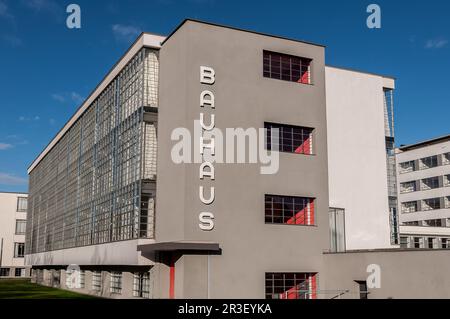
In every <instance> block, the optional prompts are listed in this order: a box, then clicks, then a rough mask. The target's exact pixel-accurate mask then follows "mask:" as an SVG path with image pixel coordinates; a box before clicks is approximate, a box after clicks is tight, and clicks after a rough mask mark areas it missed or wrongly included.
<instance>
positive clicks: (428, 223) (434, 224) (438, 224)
mask: <svg viewBox="0 0 450 319" xmlns="http://www.w3.org/2000/svg"><path fill="white" fill-rule="evenodd" d="M425 225H426V226H429V227H442V219H429V220H426V221H425Z"/></svg>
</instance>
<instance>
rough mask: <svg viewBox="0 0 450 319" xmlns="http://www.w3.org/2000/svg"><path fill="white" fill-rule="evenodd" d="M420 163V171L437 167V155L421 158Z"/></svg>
mask: <svg viewBox="0 0 450 319" xmlns="http://www.w3.org/2000/svg"><path fill="white" fill-rule="evenodd" d="M420 162H421V166H420V168H421V169H427V168H433V167H436V166H438V157H437V155H434V156H430V157H425V158H422V159H421V160H420Z"/></svg>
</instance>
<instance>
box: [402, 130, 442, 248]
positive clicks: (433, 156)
mask: <svg viewBox="0 0 450 319" xmlns="http://www.w3.org/2000/svg"><path fill="white" fill-rule="evenodd" d="M396 158H397V163H398V193H399V195H398V196H399V211H400V222H401V226H400V234H401V237H400V242H401V246H402V247H403V248H427V249H431V248H435V249H447V248H448V247H449V244H450V135H448V136H443V137H439V138H435V139H432V140H428V141H424V142H420V143H417V144H413V145H408V146H402V147H400V148H399V149H398V150H397V154H396Z"/></svg>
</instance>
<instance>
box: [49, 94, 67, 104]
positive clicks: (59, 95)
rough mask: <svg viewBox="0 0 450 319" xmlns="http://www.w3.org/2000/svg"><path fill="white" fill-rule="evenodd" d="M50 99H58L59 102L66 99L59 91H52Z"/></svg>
mask: <svg viewBox="0 0 450 319" xmlns="http://www.w3.org/2000/svg"><path fill="white" fill-rule="evenodd" d="M51 96H52V99H54V100H55V101H58V102H60V103H64V102H65V101H66V98H65V97H64V96H63V95H62V94H59V93H53V94H52V95H51Z"/></svg>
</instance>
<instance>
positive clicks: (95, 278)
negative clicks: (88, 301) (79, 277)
mask: <svg viewBox="0 0 450 319" xmlns="http://www.w3.org/2000/svg"><path fill="white" fill-rule="evenodd" d="M92 290H94V291H100V290H102V272H101V271H93V272H92Z"/></svg>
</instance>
